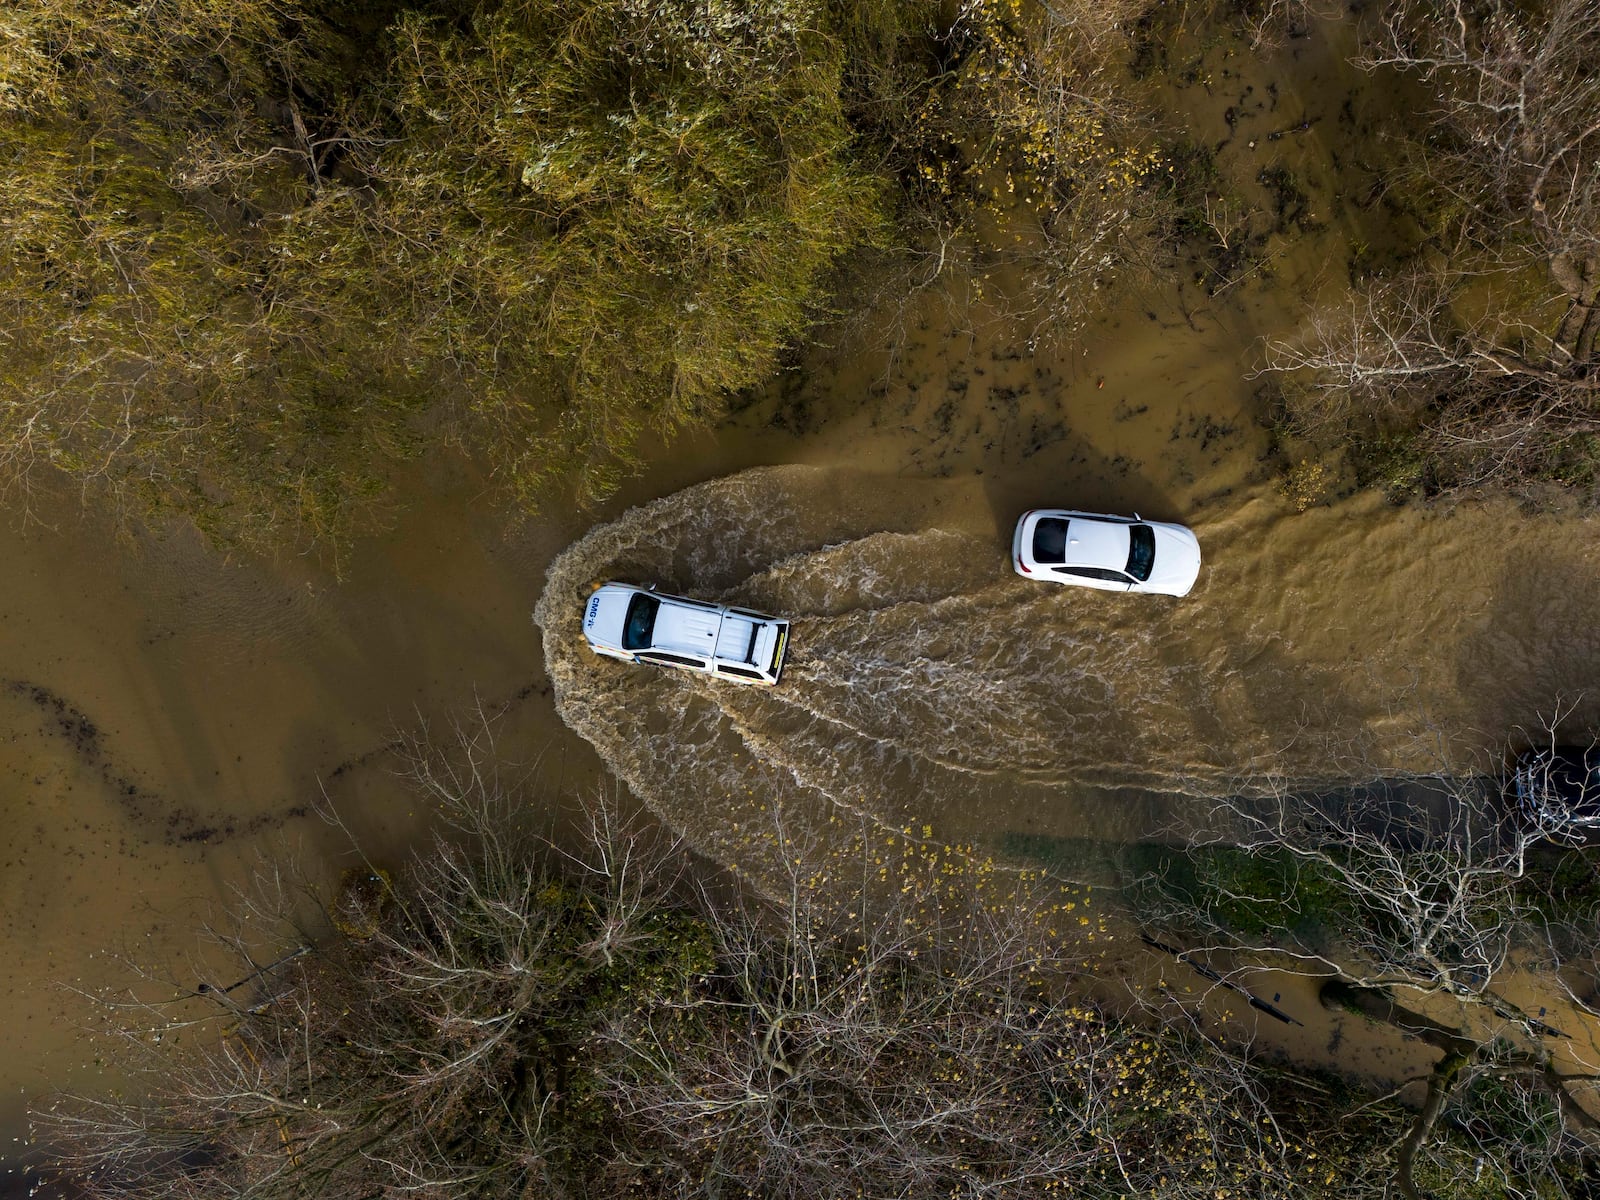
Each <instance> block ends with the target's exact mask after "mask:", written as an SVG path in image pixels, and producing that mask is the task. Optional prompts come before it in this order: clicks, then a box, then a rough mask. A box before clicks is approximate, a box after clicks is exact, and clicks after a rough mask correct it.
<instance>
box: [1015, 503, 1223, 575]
mask: <svg viewBox="0 0 1600 1200" xmlns="http://www.w3.org/2000/svg"><path fill="white" fill-rule="evenodd" d="M1011 563H1012V565H1013V566H1014V567H1015V568H1016V571H1017V574H1018V575H1022V576H1025V577H1026V578H1028V579H1042V580H1047V581H1049V582H1051V583H1072V584H1076V585H1077V586H1079V587H1089V588H1099V589H1100V590H1101V591H1105V592H1156V593H1158V594H1160V595H1163V596H1183V595H1186V594H1188V591H1189V589H1190V588H1192V587H1193V586H1194V581H1195V577H1196V576H1197V575H1199V574H1200V543H1199V542H1198V541H1197V540H1196V539H1195V536H1194V534H1193V533H1192V532H1191V531H1190V530H1188V529H1186V528H1185V527H1184V526H1182V525H1171V524H1168V523H1167V522H1165V521H1146V520H1143V519H1142V518H1140V517H1139V515H1138V514H1137V513H1135V514H1134V515H1133V516H1131V517H1112V516H1107V515H1105V514H1103V513H1085V512H1074V511H1073V510H1071V509H1066V508H1035V509H1032V510H1031V511H1029V512H1025V513H1023V514H1022V519H1021V520H1019V521H1018V522H1017V532H1016V536H1015V537H1013V538H1012V540H1011Z"/></svg>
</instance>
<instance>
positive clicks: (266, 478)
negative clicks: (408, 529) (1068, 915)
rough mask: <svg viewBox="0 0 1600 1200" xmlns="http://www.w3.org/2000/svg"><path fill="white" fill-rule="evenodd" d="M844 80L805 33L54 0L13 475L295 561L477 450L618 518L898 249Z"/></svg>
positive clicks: (435, 12) (37, 36)
mask: <svg viewBox="0 0 1600 1200" xmlns="http://www.w3.org/2000/svg"><path fill="white" fill-rule="evenodd" d="M841 63H842V56H841V51H840V48H839V45H838V43H837V41H836V40H835V39H834V38H832V37H830V36H829V35H828V34H827V33H826V32H825V31H824V30H823V28H822V26H821V23H820V19H819V14H818V12H817V6H816V5H814V4H811V3H807V2H804V0H796V2H793V3H779V2H777V0H774V2H772V3H766V4H762V5H756V6H735V7H730V6H725V5H721V4H717V3H712V2H710V0H651V2H636V0H570V2H563V3H532V2H520V0H505V2H499V0H482V2H479V3H453V2H450V0H441V2H439V3H433V4H422V5H419V6H416V7H413V8H406V9H400V8H393V7H391V8H388V9H385V8H383V7H381V6H380V7H379V8H377V9H370V8H367V7H366V6H359V5H352V4H346V3H344V2H343V0H288V2H286V3H266V2H264V0H243V2H240V3H234V2H232V0H230V2H228V3H218V2H216V0H153V2H151V3H145V4H139V5H132V6H130V5H124V4H118V3H110V2H102V0H72V2H71V3H66V2H64V0H22V2H21V3H19V4H17V5H14V6H11V8H10V9H9V11H8V14H7V15H6V17H5V18H3V23H0V110H3V112H4V116H5V120H3V121H0V155H3V156H4V159H5V161H6V162H7V164H8V170H7V180H6V183H5V185H4V187H3V188H0V237H3V241H4V247H5V251H6V253H5V254H4V255H3V259H4V262H3V264H0V328H3V330H4V332H3V333H0V339H3V354H0V467H3V468H4V472H5V476H6V478H7V479H8V480H9V481H10V482H12V483H13V484H15V483H18V482H25V481H26V480H27V478H28V476H29V473H30V471H31V470H32V469H34V468H36V467H37V466H39V465H42V464H49V465H52V466H55V467H59V468H63V469H65V470H66V471H68V472H70V473H72V474H74V475H77V476H79V477H83V478H89V479H93V480H97V481H100V482H103V483H105V484H107V485H109V486H110V487H111V489H112V490H113V491H114V492H115V493H116V494H118V495H120V496H121V497H122V498H123V499H124V501H125V502H127V503H129V504H130V505H131V507H132V509H133V510H134V511H136V512H147V511H151V510H155V511H160V510H162V509H164V508H174V509H177V510H179V511H182V512H184V513H187V514H189V515H192V516H194V517H195V518H196V519H198V520H199V521H200V523H201V524H202V526H203V527H205V528H207V529H209V530H210V531H212V532H214V533H217V534H220V535H222V536H224V537H229V538H234V539H240V540H244V541H247V542H249V541H255V542H262V543H281V542H285V541H289V542H294V541H302V542H303V541H307V540H317V539H326V538H334V539H337V538H339V537H340V536H342V535H344V534H345V533H347V532H348V531H349V530H350V529H351V528H352V527H354V526H356V525H358V524H359V523H360V521H361V518H362V514H363V512H364V511H365V510H367V509H369V508H370V507H372V506H373V505H376V504H380V503H381V501H382V498H383V492H384V485H385V477H386V475H387V472H388V470H389V469H390V468H391V467H392V465H393V464H394V463H395V462H396V461H398V460H401V459H404V458H406V457H409V456H411V455H414V454H416V453H417V452H418V451H419V450H420V449H421V448H422V447H424V446H425V445H428V444H430V443H434V442H438V441H441V440H443V441H452V440H453V441H455V442H458V443H465V444H468V445H471V446H473V447H476V448H478V449H481V450H482V451H483V452H484V453H485V454H486V456H487V460H488V462H489V463H490V465H491V467H492V468H493V469H494V470H495V471H497V472H498V473H499V474H500V475H501V476H502V478H503V480H504V482H505V484H506V485H507V487H508V488H509V489H510V490H511V491H512V492H514V493H517V494H520V495H522V496H524V497H526V496H529V495H531V494H533V493H534V492H535V491H536V490H537V489H538V488H539V487H540V486H541V485H542V484H544V483H545V482H547V481H548V480H549V479H550V478H551V477H552V476H559V475H563V474H564V473H570V472H572V471H573V470H575V469H576V470H577V471H579V472H581V474H582V477H583V480H584V483H585V485H586V486H587V488H588V489H589V490H590V491H603V490H604V489H605V488H606V487H607V486H609V485H610V483H611V482H612V481H613V479H614V478H615V474H616V469H617V464H618V463H619V461H623V460H625V459H626V458H627V455H628V452H629V450H630V448H631V446H632V445H633V444H634V442H635V440H636V439H637V438H638V436H640V434H641V433H642V432H643V431H644V430H646V429H648V428H650V427H652V426H655V427H659V428H663V429H671V428H674V427H677V426H679V425H681V424H682V423H684V422H686V421H690V420H694V419H697V418H703V417H705V416H706V415H707V414H708V413H712V412H715V411H716V410H717V408H718V406H719V405H720V404H721V402H722V399H723V397H724V396H725V395H726V393H727V392H728V391H729V390H730V389H737V388H740V387H743V386H747V385H748V384H750V383H752V382H754V381H756V380H758V379H760V378H762V377H763V376H764V375H765V374H766V373H767V372H769V371H770V370H771V368H772V365H773V363H774V360H775V356H776V355H777V353H778V351H779V349H780V348H781V347H782V345H783V344H784V342H785V341H786V339H788V338H790V337H792V336H793V335H794V334H795V332H796V331H797V330H798V329H799V328H800V327H801V326H802V324H803V322H804V321H805V319H806V317H807V312H808V308H809V306H811V305H813V304H815V303H816V302H817V300H818V297H819V295H820V291H819V288H820V279H821V277H822V275H823V273H824V272H825V271H826V270H827V269H828V267H829V265H830V264H831V263H832V261H833V260H834V258H835V257H836V256H837V255H839V254H840V253H841V252H843V251H844V250H846V249H847V248H849V247H851V246H853V245H855V244H858V243H859V242H860V241H861V240H862V239H864V238H868V237H870V236H871V235H872V233H873V230H874V229H875V228H876V227H877V226H878V224H879V222H880V220H881V203H882V200H881V187H880V184H879V182H878V180H877V177H876V176H875V175H873V174H871V173H870V172H865V171H863V170H861V169H860V168H858V167H857V166H856V165H855V164H854V162H853V160H852V158H851V153H850V141H851V133H850V130H849V128H848V127H847V124H846V122H845V119H844V116H843V113H842V110H841V102H840V72H841Z"/></svg>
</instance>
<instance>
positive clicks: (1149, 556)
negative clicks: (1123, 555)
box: [1128, 525, 1156, 583]
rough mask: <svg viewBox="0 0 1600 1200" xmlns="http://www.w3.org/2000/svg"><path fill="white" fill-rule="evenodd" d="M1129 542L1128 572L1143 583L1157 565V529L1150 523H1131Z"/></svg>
mask: <svg viewBox="0 0 1600 1200" xmlns="http://www.w3.org/2000/svg"><path fill="white" fill-rule="evenodd" d="M1128 543H1129V544H1128V574H1129V575H1132V576H1133V577H1134V578H1135V579H1137V580H1138V581H1139V582H1140V583H1143V582H1144V581H1145V580H1147V579H1149V578H1150V568H1151V567H1153V566H1154V565H1155V561H1156V531H1155V530H1153V529H1151V528H1150V526H1148V525H1130V526H1129V527H1128Z"/></svg>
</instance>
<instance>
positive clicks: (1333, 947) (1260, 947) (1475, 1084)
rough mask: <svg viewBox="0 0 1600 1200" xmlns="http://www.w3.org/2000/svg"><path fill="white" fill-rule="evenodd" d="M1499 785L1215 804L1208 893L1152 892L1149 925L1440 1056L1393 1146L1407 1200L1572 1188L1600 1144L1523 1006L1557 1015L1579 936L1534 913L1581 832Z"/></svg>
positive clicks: (1566, 1075) (1586, 1086)
mask: <svg viewBox="0 0 1600 1200" xmlns="http://www.w3.org/2000/svg"><path fill="white" fill-rule="evenodd" d="M1505 786H1506V781H1505V780H1502V779H1500V778H1498V777H1493V776H1485V777H1481V778H1477V779H1448V778H1445V777H1414V778H1402V779H1389V780H1382V781H1379V782H1375V783H1370V784H1364V785H1356V786H1351V787H1346V788H1342V789H1331V790H1323V791H1320V792H1315V793H1311V792H1303V793H1295V792H1291V791H1290V790H1288V789H1287V788H1284V787H1277V788H1274V789H1270V790H1269V791H1268V792H1267V794H1265V795H1261V794H1256V795H1251V796H1240V797H1237V798H1234V799H1230V800H1226V801H1222V802H1219V804H1218V807H1217V809H1216V811H1214V812H1213V813H1212V814H1210V817H1209V818H1208V819H1207V820H1205V821H1203V822H1200V823H1198V824H1197V827H1196V828H1195V829H1194V830H1193V831H1192V833H1191V840H1190V842H1189V848H1188V853H1187V857H1186V859H1185V861H1186V862H1187V863H1188V864H1189V865H1190V866H1192V867H1193V868H1194V869H1195V870H1196V871H1197V872H1198V875H1197V879H1196V882H1194V883H1193V884H1190V885H1188V886H1185V887H1174V886H1173V882H1172V881H1171V880H1170V879H1167V880H1161V881H1158V882H1155V885H1154V886H1153V887H1147V888H1146V890H1145V891H1144V897H1143V900H1144V903H1143V905H1142V907H1143V915H1144V916H1145V917H1146V918H1147V919H1149V920H1151V921H1153V922H1158V923H1163V924H1164V928H1166V929H1168V930H1182V931H1183V932H1184V933H1186V934H1187V935H1188V936H1189V937H1190V938H1192V939H1195V940H1197V941H1199V942H1201V943H1202V944H1203V945H1205V947H1206V948H1207V949H1208V950H1210V951H1212V952H1213V953H1216V952H1224V953H1225V954H1226V955H1227V956H1228V957H1229V960H1230V961H1232V962H1234V963H1236V964H1247V963H1248V964H1251V965H1260V964H1262V963H1263V962H1268V963H1271V964H1272V965H1275V966H1277V967H1279V968H1283V969H1289V970H1294V971H1300V972H1304V973H1306V974H1310V975H1313V976H1317V977H1321V978H1323V979H1325V980H1326V981H1328V982H1327V983H1326V984H1325V988H1324V992H1325V1001H1326V1000H1328V998H1329V997H1334V998H1335V999H1333V1000H1332V1001H1329V1002H1330V1003H1331V1004H1338V1005H1342V1006H1347V1007H1350V1008H1353V1009H1354V1010H1356V1011H1359V1012H1361V1013H1363V1014H1364V1015H1366V1016H1369V1017H1372V1018H1374V1019H1377V1020H1380V1021H1387V1022H1389V1023H1392V1024H1394V1025H1396V1026H1398V1027H1399V1028H1401V1029H1402V1030H1404V1031H1406V1032H1407V1033H1408V1034H1409V1035H1411V1036H1414V1037H1418V1038H1420V1039H1421V1040H1423V1041H1425V1042H1428V1043H1429V1044H1431V1045H1433V1046H1435V1047H1437V1048H1438V1049H1439V1050H1440V1051H1441V1052H1442V1056H1441V1058H1440V1059H1439V1061H1438V1063H1437V1064H1436V1066H1435V1068H1434V1070H1433V1071H1432V1073H1431V1074H1430V1076H1429V1077H1428V1078H1427V1079H1426V1080H1425V1082H1426V1083H1427V1092H1426V1098H1425V1101H1424V1103H1423V1105H1422V1107H1421V1109H1420V1111H1419V1112H1418V1113H1417V1114H1416V1116H1415V1118H1414V1119H1413V1120H1412V1121H1411V1122H1410V1123H1409V1124H1408V1126H1407V1127H1406V1128H1404V1129H1403V1130H1402V1131H1400V1132H1399V1133H1398V1134H1397V1136H1396V1140H1395V1142H1394V1145H1393V1151H1392V1152H1393V1163H1394V1180H1395V1184H1396V1186H1397V1187H1398V1188H1399V1189H1400V1191H1401V1192H1402V1194H1404V1195H1405V1196H1406V1197H1408V1200H1418V1198H1419V1197H1420V1195H1421V1194H1422V1192H1421V1188H1420V1187H1419V1185H1418V1183H1417V1180H1418V1179H1419V1178H1420V1177H1421V1176H1422V1175H1423V1173H1424V1172H1423V1170H1422V1164H1423V1163H1426V1164H1427V1170H1428V1173H1429V1175H1430V1176H1432V1177H1441V1176H1442V1177H1445V1178H1455V1179H1458V1180H1460V1181H1462V1182H1465V1181H1466V1180H1467V1179H1469V1178H1470V1179H1474V1180H1476V1179H1478V1178H1479V1177H1481V1176H1482V1175H1483V1174H1484V1173H1485V1172H1488V1173H1490V1174H1491V1175H1492V1176H1494V1177H1497V1178H1499V1179H1500V1180H1501V1181H1502V1182H1503V1183H1504V1185H1505V1186H1507V1187H1512V1188H1523V1187H1529V1186H1534V1184H1533V1182H1532V1181H1535V1180H1542V1181H1543V1183H1542V1184H1540V1185H1539V1186H1546V1185H1554V1186H1556V1187H1558V1188H1559V1187H1562V1186H1564V1185H1562V1184H1561V1182H1560V1181H1561V1180H1562V1179H1563V1178H1565V1177H1566V1173H1568V1172H1570V1170H1571V1169H1572V1168H1573V1167H1574V1165H1575V1164H1578V1163H1581V1162H1582V1161H1584V1160H1585V1158H1586V1156H1588V1155H1589V1154H1590V1153H1591V1152H1592V1146H1593V1145H1594V1144H1597V1142H1596V1138H1595V1134H1596V1133H1597V1132H1600V1124H1597V1123H1596V1121H1595V1119H1594V1113H1595V1112H1596V1111H1597V1110H1596V1107H1595V1105H1596V1100H1597V1099H1600V1094H1597V1093H1596V1092H1595V1081H1596V1080H1597V1079H1600V1075H1597V1074H1596V1073H1595V1071H1594V1068H1593V1067H1591V1066H1588V1065H1586V1064H1583V1063H1582V1062H1581V1060H1580V1061H1579V1062H1578V1063H1577V1064H1576V1065H1574V1062H1573V1061H1572V1060H1571V1059H1570V1057H1569V1058H1567V1059H1564V1060H1560V1061H1558V1059H1557V1057H1556V1056H1555V1055H1554V1054H1553V1053H1552V1051H1551V1049H1550V1043H1549V1039H1551V1038H1564V1036H1565V1035H1564V1034H1563V1033H1562V1031H1560V1030H1559V1029H1556V1028H1555V1027H1554V1026H1552V1025H1551V1024H1549V1023H1547V1021H1546V1020H1544V1019H1542V1018H1544V1017H1545V1015H1546V1010H1545V1007H1543V1006H1541V1007H1539V1008H1538V1009H1537V1011H1535V1010H1533V1009H1531V1008H1529V1007H1528V1000H1527V997H1528V995H1529V987H1530V977H1531V978H1532V979H1533V981H1534V982H1533V987H1534V992H1535V994H1538V988H1539V986H1540V984H1539V982H1538V981H1540V980H1543V981H1544V982H1543V989H1544V990H1543V995H1545V996H1548V997H1549V999H1550V1004H1551V1005H1552V1006H1555V1005H1557V1004H1558V1003H1559V1002H1560V997H1561V996H1562V994H1563V992H1564V991H1565V990H1566V989H1567V985H1566V983H1565V982H1564V981H1563V979H1562V965H1563V951H1562V949H1561V947H1562V945H1563V943H1564V942H1570V941H1571V940H1573V937H1574V935H1575V934H1578V933H1579V932H1580V930H1579V926H1580V925H1581V921H1579V922H1578V923H1576V924H1575V923H1574V922H1573V920H1572V918H1571V916H1570V915H1568V914H1559V915H1552V913H1551V912H1549V911H1544V910H1541V908H1540V906H1539V904H1538V902H1537V896H1536V891H1535V888H1534V886H1533V883H1532V878H1533V877H1535V876H1537V875H1538V874H1539V873H1540V870H1541V869H1542V868H1541V861H1540V856H1541V855H1542V854H1543V853H1544V851H1545V848H1546V847H1548V846H1549V845H1550V843H1551V842H1552V841H1553V840H1558V839H1561V838H1569V839H1570V837H1571V836H1572V830H1571V829H1570V828H1565V827H1561V826H1560V825H1559V823H1558V822H1557V821H1556V820H1555V818H1554V817H1546V818H1536V819H1532V820H1524V819H1521V818H1520V817H1518V816H1517V815H1516V814H1515V813H1511V812H1507V811H1506V809H1505V808H1504V807H1503V805H1502V800H1501V793H1502V790H1503V788H1504V787H1505ZM1148 882H1149V881H1147V883H1148ZM1591 934H1592V930H1591ZM1422 1010H1426V1012H1428V1013H1432V1014H1434V1015H1433V1016H1428V1015H1424V1012H1423V1011H1422ZM1563 1011H1568V1010H1566V1009H1563ZM1452 1012H1453V1013H1454V1014H1455V1016H1454V1018H1453V1020H1452V1019H1451V1018H1449V1017H1442V1018H1441V1017H1440V1016H1439V1014H1440V1013H1445V1014H1448V1013H1452ZM1441 1022H1442V1023H1441ZM1445 1127H1448V1128H1449V1130H1450V1134H1451V1135H1450V1137H1448V1138H1441V1137H1440V1136H1439V1133H1440V1132H1441V1131H1442V1130H1443V1129H1444V1128H1445ZM1469 1150H1470V1152H1468V1151H1469ZM1557 1194H1561V1193H1560V1192H1559V1191H1558V1192H1557Z"/></svg>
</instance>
